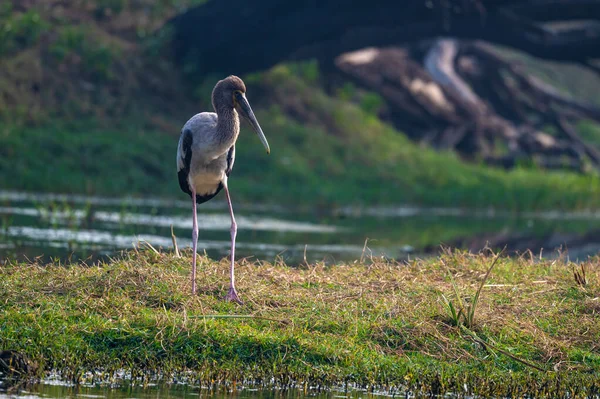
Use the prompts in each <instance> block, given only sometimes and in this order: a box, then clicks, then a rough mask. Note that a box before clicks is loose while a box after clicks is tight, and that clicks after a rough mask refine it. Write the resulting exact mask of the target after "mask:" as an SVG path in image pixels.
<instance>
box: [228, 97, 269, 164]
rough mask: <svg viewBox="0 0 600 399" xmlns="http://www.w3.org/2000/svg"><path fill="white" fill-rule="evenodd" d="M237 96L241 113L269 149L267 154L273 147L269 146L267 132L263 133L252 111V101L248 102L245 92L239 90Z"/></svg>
mask: <svg viewBox="0 0 600 399" xmlns="http://www.w3.org/2000/svg"><path fill="white" fill-rule="evenodd" d="M235 97H236V99H237V103H238V105H239V111H240V113H241V114H242V116H243V117H244V118H246V120H247V121H248V122H250V124H251V125H252V128H253V129H254V131H255V132H256V134H257V135H258V138H259V139H260V141H261V142H262V143H263V145H264V146H265V149H266V150H267V154H269V153H271V149H270V148H269V143H268V142H267V138H266V137H265V134H264V133H263V131H262V129H261V128H260V125H259V124H258V121H257V120H256V116H254V112H252V108H250V103H248V100H247V99H246V96H245V95H244V94H243V93H239V92H238V93H236V95H235Z"/></svg>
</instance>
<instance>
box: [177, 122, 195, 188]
mask: <svg viewBox="0 0 600 399" xmlns="http://www.w3.org/2000/svg"><path fill="white" fill-rule="evenodd" d="M193 142H194V136H193V135H192V132H191V131H190V130H189V129H185V128H184V129H183V131H182V132H181V136H180V137H179V145H178V146H177V177H178V179H179V187H181V190H182V191H183V192H184V193H187V194H190V195H191V193H192V192H191V191H190V186H189V183H188V175H189V173H190V164H191V162H192V144H193Z"/></svg>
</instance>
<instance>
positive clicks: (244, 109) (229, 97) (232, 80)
mask: <svg viewBox="0 0 600 399" xmlns="http://www.w3.org/2000/svg"><path fill="white" fill-rule="evenodd" d="M212 102H213V107H214V108H215V110H216V111H217V114H218V113H219V109H221V108H222V107H226V108H229V109H235V110H236V111H237V112H238V113H239V114H240V115H242V116H243V117H244V119H246V120H247V121H248V122H249V123H250V125H252V128H253V129H254V131H255V132H256V134H257V135H258V138H259V139H260V141H261V142H262V144H263V145H264V146H265V149H266V150H267V154H268V153H270V152H271V150H270V149H269V143H268V142H267V138H266V137H265V134H264V133H263V131H262V129H261V128H260V125H259V124H258V121H257V120H256V116H254V112H252V108H251V107H250V103H249V102H248V99H247V98H246V85H245V84H244V81H243V80H242V79H240V78H238V77H237V76H234V75H231V76H228V77H226V78H225V79H223V80H219V82H217V84H216V85H215V88H214V89H213V92H212Z"/></svg>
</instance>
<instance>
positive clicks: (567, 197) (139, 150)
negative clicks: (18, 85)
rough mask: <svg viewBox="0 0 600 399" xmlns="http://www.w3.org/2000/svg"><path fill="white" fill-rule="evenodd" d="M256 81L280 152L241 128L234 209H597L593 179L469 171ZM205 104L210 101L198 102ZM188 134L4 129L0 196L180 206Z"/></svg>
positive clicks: (350, 113) (143, 122) (361, 119)
mask: <svg viewBox="0 0 600 399" xmlns="http://www.w3.org/2000/svg"><path fill="white" fill-rule="evenodd" d="M248 81H249V82H250V84H251V88H250V89H249V97H250V99H251V101H254V100H256V101H255V103H256V104H257V105H256V107H255V108H256V110H257V116H258V119H259V121H260V123H261V125H262V126H263V130H264V131H265V133H266V135H267V137H268V139H269V142H270V143H271V147H272V153H271V155H270V156H267V155H265V154H264V151H262V150H261V147H260V143H259V142H258V140H257V138H256V137H255V134H254V133H253V132H252V131H251V130H250V129H249V128H248V127H247V126H244V129H243V132H242V134H241V135H240V139H239V142H238V146H237V158H236V164H235V168H234V171H233V175H232V178H231V181H230V185H231V186H232V190H233V192H234V193H235V194H234V195H235V199H236V202H271V203H287V204H292V205H306V206H315V205H328V206H331V205H347V204H358V205H360V204H369V205H375V204H398V203H412V204H421V205H433V206H463V207H488V206H493V207H496V208H501V209H510V210H520V209H548V208H568V209H580V208H598V207H599V206H600V179H599V178H598V176H597V175H595V174H592V175H585V176H584V175H576V174H574V173H568V172H549V171H544V170H537V169H532V168H518V169H516V170H512V171H505V170H499V169H494V168H490V167H487V166H484V165H477V164H468V163H465V162H462V161H461V160H460V159H458V158H457V157H456V156H455V155H453V154H451V153H446V152H436V151H434V150H432V149H429V148H424V147H420V146H418V145H417V144H415V143H413V142H411V141H410V140H409V139H408V138H407V137H406V136H405V135H404V134H402V133H401V132H398V131H396V130H394V129H393V128H392V127H390V126H389V125H386V124H385V123H383V122H381V121H380V120H379V119H378V118H377V117H376V116H375V114H374V113H373V112H372V111H370V110H369V109H364V108H365V107H364V106H363V107H361V105H360V104H355V103H352V102H349V101H347V100H345V99H344V98H338V97H336V96H331V95H327V94H326V93H324V92H323V91H322V90H321V89H320V88H319V87H318V86H317V85H316V84H314V83H311V82H310V81H307V78H306V77H304V78H303V77H302V76H298V74H297V73H295V72H293V71H292V69H291V68H290V67H289V66H285V65H282V66H278V67H276V68H274V69H272V70H271V71H269V72H266V73H262V74H258V75H255V76H252V77H249V78H248ZM211 83H212V80H211ZM210 88H212V85H210ZM252 89H254V91H253V90H252ZM253 93H254V97H252V94H253ZM290 93H292V97H293V98H291V97H290ZM209 96H210V92H209V91H208V93H207V94H206V96H202V98H206V99H208V98H209ZM273 104H277V105H273ZM207 106H208V105H207ZM300 110H302V111H300ZM299 112H302V113H303V114H302V115H298V113H299ZM191 113H192V112H191V111H190V115H191ZM291 115H296V117H292V116H291ZM159 119H160V118H159ZM301 120H302V121H301ZM154 122H155V121H154ZM178 122H181V123H178ZM182 123H183V120H182V121H173V120H167V121H166V122H164V123H163V124H162V125H157V124H156V123H153V120H152V118H145V117H137V118H133V117H132V118H131V119H129V120H128V119H124V120H120V121H119V122H118V124H117V123H112V124H111V123H108V124H107V122H106V121H97V120H82V121H71V122H69V123H66V122H64V121H63V122H60V121H57V122H56V123H54V124H46V125H41V126H37V127H31V126H25V125H16V124H8V123H5V124H3V125H2V124H0V187H1V188H4V189H18V190H27V191H50V192H70V193H87V194H100V195H114V196H122V195H128V196H129V195H143V194H150V195H154V196H170V197H174V196H178V195H179V196H182V197H181V198H183V194H181V193H180V190H179V188H178V186H177V183H176V178H175V176H176V173H175V152H176V145H177V140H178V136H179V129H180V125H181V124H182Z"/></svg>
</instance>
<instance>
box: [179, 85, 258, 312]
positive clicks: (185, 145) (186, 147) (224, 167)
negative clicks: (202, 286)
mask: <svg viewBox="0 0 600 399" xmlns="http://www.w3.org/2000/svg"><path fill="white" fill-rule="evenodd" d="M245 93H246V86H245V85H244V82H243V81H242V79H240V78H238V77H237V76H229V77H227V78H225V79H223V80H220V81H219V82H217V84H216V85H215V88H214V89H213V92H212V105H213V108H214V110H215V112H216V113H215V112H202V113H199V114H196V115H194V116H193V117H191V118H190V120H188V121H187V122H186V124H185V125H184V126H183V128H182V129H181V136H180V137H179V145H178V147H177V176H178V178H179V186H180V187H181V190H183V192H184V193H187V194H189V195H190V197H191V198H192V213H193V231H192V249H193V251H194V252H193V255H192V294H195V293H196V247H197V245H198V216H197V214H196V204H202V203H203V202H206V201H208V200H210V199H211V198H213V197H214V196H215V195H217V194H218V193H219V191H221V189H225V196H226V197H227V204H228V205H229V213H230V214H231V269H230V285H229V292H228V293H227V296H225V299H226V300H228V301H235V302H237V303H239V304H241V303H242V301H241V300H240V298H239V297H238V294H237V291H236V289H235V277H234V272H233V269H234V256H235V236H236V234H237V225H236V223H235V218H234V216H233V207H232V205H231V197H230V196H229V189H228V187H227V178H228V177H229V174H230V173H231V169H232V168H233V161H234V160H235V142H236V140H237V138H238V134H239V133H240V118H239V116H238V114H241V115H242V116H243V117H244V118H245V119H246V120H247V121H248V122H250V124H251V125H252V127H253V128H254V130H255V131H256V134H258V138H259V139H260V141H261V142H262V143H263V145H264V146H265V148H266V150H267V154H268V153H269V152H270V150H269V143H268V142H267V139H266V137H265V135H264V133H263V131H262V129H261V128H260V125H259V124H258V121H257V120H256V117H255V116H254V112H252V108H250V104H249V103H248V100H247V99H246V94H245Z"/></svg>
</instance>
